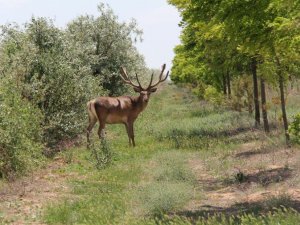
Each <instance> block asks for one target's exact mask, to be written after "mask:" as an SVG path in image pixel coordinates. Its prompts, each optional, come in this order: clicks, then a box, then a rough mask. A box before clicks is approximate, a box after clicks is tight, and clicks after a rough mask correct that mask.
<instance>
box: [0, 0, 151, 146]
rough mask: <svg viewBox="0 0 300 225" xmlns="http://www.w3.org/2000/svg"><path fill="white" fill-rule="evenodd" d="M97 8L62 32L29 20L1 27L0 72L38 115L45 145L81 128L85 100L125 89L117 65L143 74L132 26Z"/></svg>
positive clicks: (41, 21) (43, 21) (49, 24)
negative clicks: (14, 84)
mask: <svg viewBox="0 0 300 225" xmlns="http://www.w3.org/2000/svg"><path fill="white" fill-rule="evenodd" d="M98 10H99V16H97V17H94V16H89V15H86V16H80V17H78V18H77V19H75V20H73V21H71V22H70V23H69V24H68V27H67V28H66V29H59V28H57V27H55V26H54V24H53V22H52V20H50V19H46V18H35V17H33V18H32V19H31V20H30V21H29V22H27V23H26V24H25V26H24V27H19V26H15V25H6V26H2V27H1V30H2V33H1V39H0V56H1V57H0V72H1V73H3V74H11V75H12V76H13V77H14V79H15V82H16V83H17V85H18V89H19V91H20V92H21V94H22V96H23V97H24V98H26V99H27V100H28V101H30V102H31V103H32V104H33V105H34V106H35V107H37V108H39V109H40V111H41V112H42V114H43V121H42V123H41V125H42V126H43V141H44V142H45V143H46V145H47V147H51V148H52V147H55V146H56V145H57V144H58V143H60V142H63V141H64V140H66V139H72V138H74V137H76V136H77V135H79V134H80V133H81V132H82V131H83V130H84V128H85V125H86V120H87V119H86V110H85V108H86V102H87V101H88V100H90V99H91V98H94V97H96V96H101V95H120V94H121V93H123V92H124V91H125V90H127V88H125V86H124V84H123V83H122V80H121V79H120V78H119V68H120V66H126V67H127V69H128V71H129V72H130V71H132V70H134V71H136V72H138V73H139V72H143V73H144V72H145V71H146V69H145V63H144V60H143V57H142V56H141V55H140V54H139V53H138V52H137V49H136V48H135V46H134V43H135V41H136V40H137V39H138V38H140V35H141V31H140V30H139V29H138V28H137V24H136V22H135V21H131V22H130V23H128V24H127V23H121V22H119V21H118V18H117V16H116V15H115V14H114V13H113V11H112V10H111V9H110V8H109V7H105V6H104V5H103V4H100V5H99V7H98ZM1 79H2V78H1V77H0V80H1Z"/></svg>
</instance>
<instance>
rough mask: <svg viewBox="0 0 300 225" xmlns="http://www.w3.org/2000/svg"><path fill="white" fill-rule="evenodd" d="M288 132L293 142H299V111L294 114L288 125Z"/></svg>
mask: <svg viewBox="0 0 300 225" xmlns="http://www.w3.org/2000/svg"><path fill="white" fill-rule="evenodd" d="M289 134H290V135H291V137H292V139H293V141H294V142H295V143H298V144H300V113H298V114H297V115H295V116H294V119H293V121H292V122H291V124H290V126H289Z"/></svg>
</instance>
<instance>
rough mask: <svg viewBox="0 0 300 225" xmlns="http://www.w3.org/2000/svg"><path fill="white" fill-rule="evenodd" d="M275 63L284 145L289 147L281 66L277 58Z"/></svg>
mask: <svg viewBox="0 0 300 225" xmlns="http://www.w3.org/2000/svg"><path fill="white" fill-rule="evenodd" d="M275 58H276V63H277V74H278V78H279V80H278V81H279V91H280V102H281V112H282V120H283V126H284V132H285V141H286V144H287V145H288V146H289V145H290V135H289V133H288V128H289V124H288V121H287V115H286V109H285V98H284V79H283V75H282V71H281V65H280V60H279V58H278V56H275Z"/></svg>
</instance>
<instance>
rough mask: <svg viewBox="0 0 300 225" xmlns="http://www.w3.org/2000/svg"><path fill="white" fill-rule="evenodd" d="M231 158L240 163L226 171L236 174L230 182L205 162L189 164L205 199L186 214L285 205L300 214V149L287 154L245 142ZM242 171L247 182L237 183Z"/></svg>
mask: <svg viewBox="0 0 300 225" xmlns="http://www.w3.org/2000/svg"><path fill="white" fill-rule="evenodd" d="M270 149H271V150H270ZM287 154H288V155H287ZM228 157H229V159H228V160H231V161H235V163H236V165H232V166H233V167H234V168H231V170H230V171H223V173H224V174H228V173H231V174H232V175H231V177H230V179H224V178H223V177H222V175H221V174H220V176H215V175H214V172H213V171H209V170H208V168H207V167H206V165H205V162H203V161H202V160H201V159H191V160H190V161H189V166H190V167H191V168H192V170H193V171H194V173H195V174H196V178H197V185H196V188H195V191H196V192H199V193H201V199H200V200H193V201H191V202H190V203H189V205H188V206H187V207H186V209H185V211H184V212H183V213H184V214H186V215H188V216H195V217H196V216H201V215H205V214H207V213H209V214H214V213H218V212H226V213H229V214H235V213H237V212H240V211H241V210H242V211H243V210H245V211H246V210H247V211H248V210H251V209H255V208H263V207H272V206H278V205H277V204H279V205H280V204H281V203H282V204H286V205H288V206H292V207H294V208H296V209H299V211H300V178H299V174H300V151H299V149H288V153H287V149H275V150H273V149H272V148H265V147H262V146H261V145H260V144H257V143H245V144H243V145H241V146H240V147H239V148H238V149H237V151H236V152H234V153H233V154H232V155H230V156H228ZM237 167H239V168H238V169H237ZM238 172H243V175H244V176H245V178H244V181H243V182H240V183H239V182H237V181H236V179H235V175H236V173H238Z"/></svg>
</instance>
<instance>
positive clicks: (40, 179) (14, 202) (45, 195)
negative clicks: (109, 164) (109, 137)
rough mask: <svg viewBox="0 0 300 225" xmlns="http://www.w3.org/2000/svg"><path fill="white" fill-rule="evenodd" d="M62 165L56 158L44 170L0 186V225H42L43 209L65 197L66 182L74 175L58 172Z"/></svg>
mask: <svg viewBox="0 0 300 225" xmlns="http://www.w3.org/2000/svg"><path fill="white" fill-rule="evenodd" d="M64 166H65V162H64V160H63V159H61V158H56V159H55V160H54V161H53V162H51V163H50V164H49V165H48V166H47V167H46V168H44V169H42V170H39V171H36V172H34V173H32V174H31V175H30V176H28V177H24V178H22V179H19V180H17V181H15V182H12V183H8V184H4V185H3V186H2V187H0V202H1V203H0V212H1V214H0V224H1V221H2V223H3V224H39V225H40V224H43V223H42V222H41V221H40V219H41V217H40V216H41V212H42V209H44V207H45V206H46V205H47V204H49V203H51V202H55V201H56V200H59V199H61V198H62V197H64V196H67V195H68V194H69V192H70V190H69V186H68V185H67V181H68V179H69V178H71V177H73V176H74V175H75V174H66V173H63V172H61V169H62V168H64Z"/></svg>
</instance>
